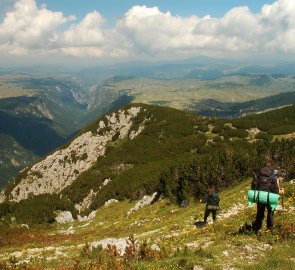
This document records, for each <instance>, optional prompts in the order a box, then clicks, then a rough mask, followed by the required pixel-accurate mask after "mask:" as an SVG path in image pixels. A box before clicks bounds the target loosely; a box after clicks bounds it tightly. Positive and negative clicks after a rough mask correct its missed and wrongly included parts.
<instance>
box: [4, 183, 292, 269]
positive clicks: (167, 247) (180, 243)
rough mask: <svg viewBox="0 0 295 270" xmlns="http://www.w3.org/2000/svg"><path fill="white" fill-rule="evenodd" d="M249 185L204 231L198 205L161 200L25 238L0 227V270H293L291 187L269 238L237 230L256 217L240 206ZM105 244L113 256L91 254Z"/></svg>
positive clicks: (230, 195) (14, 228)
mask: <svg viewBox="0 0 295 270" xmlns="http://www.w3.org/2000/svg"><path fill="white" fill-rule="evenodd" d="M249 185H250V181H249V180H245V181H243V182H242V183H241V184H238V185H235V186H234V187H232V188H229V189H227V190H226V191H224V192H221V193H220V198H221V202H220V206H221V210H220V211H219V212H218V219H217V222H216V223H215V224H212V223H211V222H209V224H208V225H207V226H206V227H197V226H195V223H196V221H198V220H202V218H203V213H204V204H202V203H199V202H197V201H191V203H190V204H189V206H188V207H187V208H179V207H178V205H176V204H174V203H171V202H169V201H168V200H166V199H165V200H161V201H158V202H156V203H154V204H153V205H150V206H146V207H144V208H143V209H140V210H139V211H137V212H134V213H133V214H131V215H129V216H128V215H127V212H128V211H129V210H130V208H132V207H133V206H134V205H135V204H136V202H130V201H122V202H119V203H114V204H111V205H109V206H104V207H102V208H100V209H99V210H98V211H97V213H96V216H95V217H94V219H92V220H89V221H84V222H77V221H76V222H74V223H70V224H64V225H56V224H54V225H50V226H49V225H46V226H37V227H35V228H33V229H29V230H28V229H27V228H24V227H21V226H20V225H17V224H15V223H14V224H10V225H9V229H8V228H7V227H5V224H3V221H2V222H1V226H0V229H1V234H0V254H1V255H0V265H1V267H2V269H17V268H18V267H19V268H20V267H21V265H22V267H24V266H25V265H26V268H25V269H196V268H197V267H199V268H197V269H293V268H292V263H293V262H294V260H295V252H294V244H295V242H294V241H295V239H294V236H295V235H294V233H295V232H294V222H295V215H294V207H295V197H294V191H295V186H294V184H290V183H288V182H285V183H284V187H285V188H286V191H287V192H286V195H285V197H284V205H283V206H282V205H281V204H280V205H279V207H278V210H277V211H276V213H275V225H276V227H275V229H274V231H273V233H271V232H269V231H267V230H266V229H265V224H264V228H263V230H262V232H261V235H260V236H259V237H257V236H256V235H255V234H254V233H252V232H251V231H247V230H245V229H244V226H243V225H244V224H245V223H246V222H247V223H248V224H250V223H251V221H252V220H253V219H254V217H255V206H254V207H247V202H246V194H247V190H248V188H249ZM130 235H133V237H134V238H135V239H136V241H135V243H137V244H134V245H133V244H132V243H131V242H132V241H129V245H127V247H128V248H127V249H126V253H125V255H122V256H121V255H119V254H118V252H117V251H119V245H120V243H122V241H125V242H126V239H128V237H130ZM133 237H131V238H129V239H130V240H132V239H133ZM107 239H112V241H113V242H112V243H113V244H116V245H118V246H117V248H115V247H114V246H112V247H111V246H109V248H108V249H107V250H103V249H101V248H100V247H97V248H94V246H95V245H96V243H98V241H101V240H104V241H107ZM101 243H102V242H101ZM91 247H92V248H91ZM132 247H133V248H134V250H133V249H132ZM116 250H117V251H116ZM194 267H195V268H194ZM22 269H23V268H22Z"/></svg>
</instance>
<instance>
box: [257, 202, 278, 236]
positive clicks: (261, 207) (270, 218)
mask: <svg viewBox="0 0 295 270" xmlns="http://www.w3.org/2000/svg"><path fill="white" fill-rule="evenodd" d="M265 208H267V219H266V226H267V228H268V229H272V228H273V225H274V211H272V209H271V207H270V205H268V204H261V203H259V202H257V214H256V220H255V222H254V230H255V231H256V232H258V231H259V230H260V229H261V228H262V222H263V219H264V211H265Z"/></svg>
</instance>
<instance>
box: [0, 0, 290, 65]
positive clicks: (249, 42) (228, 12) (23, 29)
mask: <svg viewBox="0 0 295 270" xmlns="http://www.w3.org/2000/svg"><path fill="white" fill-rule="evenodd" d="M197 56H208V57H216V58H227V59H262V60H263V59H265V61H268V62H271V61H278V60H281V61H286V60H288V61H294V60H295V1H293V0H277V1H267V0H235V1H234V0H142V1H136V0H124V1H123V0H0V59H1V62H0V66H2V67H3V66H5V65H6V66H10V65H40V64H41V65H45V64H58V65H71V64H76V65H78V64H81V65H87V64H89V65H94V64H103V63H116V62H124V61H138V60H148V61H161V60H175V59H185V58H191V57H197Z"/></svg>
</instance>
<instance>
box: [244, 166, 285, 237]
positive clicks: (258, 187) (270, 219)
mask: <svg viewBox="0 0 295 270" xmlns="http://www.w3.org/2000/svg"><path fill="white" fill-rule="evenodd" d="M279 192H280V187H279V184H278V181H277V177H276V175H275V171H274V169H273V167H272V164H271V163H270V162H267V163H266V164H265V165H264V166H262V167H261V168H260V169H259V171H258V173H257V174H256V175H255V176H254V178H253V181H252V184H251V190H249V192H248V199H249V202H250V203H249V204H251V203H253V202H256V203H257V213H256V219H255V222H254V224H253V229H254V231H255V233H256V234H257V233H258V232H259V230H261V228H262V222H263V219H264V212H265V208H266V209H267V220H266V224H267V228H268V229H269V230H272V229H273V226H274V211H275V207H276V206H277V204H278V201H279Z"/></svg>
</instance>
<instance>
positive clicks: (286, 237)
mask: <svg viewBox="0 0 295 270" xmlns="http://www.w3.org/2000/svg"><path fill="white" fill-rule="evenodd" d="M294 110H295V106H294V105H293V106H289V107H285V108H282V109H279V110H276V111H271V112H267V113H263V114H260V115H250V116H247V117H244V118H241V119H235V120H232V121H230V120H224V119H209V118H205V117H202V116H196V115H194V114H191V113H188V112H183V111H179V110H176V109H172V108H167V107H158V106H151V105H145V104H136V103H135V104H131V105H127V106H124V107H122V108H120V109H119V110H116V111H114V112H111V113H110V114H107V115H105V116H103V117H100V118H99V119H97V120H96V121H94V122H93V123H92V124H90V125H89V126H88V127H86V128H84V129H83V130H81V131H80V132H79V134H77V135H76V137H75V138H73V139H72V140H71V141H70V142H69V143H68V144H66V145H64V146H63V147H60V148H59V149H58V150H56V151H55V152H52V153H51V154H50V155H49V156H46V157H44V159H43V160H41V161H39V162H38V163H36V164H35V165H33V166H32V167H30V168H28V169H27V170H25V171H23V172H22V173H21V174H20V175H19V176H18V178H17V179H16V180H15V181H14V182H11V183H10V184H9V185H8V186H7V187H6V189H5V191H4V192H2V193H0V201H1V203H0V217H1V219H0V230H1V231H0V232H1V233H0V250H1V255H0V266H1V267H2V268H4V269H18V268H20V267H24V265H27V266H26V267H28V268H27V269H36V268H37V269H38V268H40V269H44V268H48V269H50V268H51V269H147V268H148V269H277V267H278V266H279V267H280V269H289V268H288V267H289V264H288V262H289V261H290V260H294V259H295V255H294V249H293V246H294V221H295V216H294V211H293V210H294V207H295V198H294V191H295V190H294V181H293V182H289V180H290V179H292V178H294V177H295V170H294V164H295V161H294V157H295V144H294V143H295V142H294V132H295V125H294V117H295V113H294ZM273 127H276V128H275V130H273ZM259 128H260V129H261V130H260V129H259ZM276 138H279V139H280V140H276ZM269 159H271V160H272V161H273V162H274V165H275V167H276V168H278V169H279V172H280V174H281V175H283V176H284V178H285V182H284V186H285V187H286V190H287V193H286V195H285V197H284V205H282V206H281V207H279V208H278V209H279V211H278V212H277V213H276V225H277V227H276V228H275V231H274V234H271V233H270V232H268V231H267V230H263V231H262V235H261V236H260V237H259V238H257V237H256V235H254V234H253V233H251V232H249V231H247V230H246V227H243V224H244V223H245V222H247V223H248V224H250V223H251V221H252V220H253V218H254V215H255V208H253V207H246V192H247V189H248V188H249V184H250V183H249V180H248V179H249V176H251V175H252V174H253V172H255V171H256V170H257V168H258V167H259V166H260V164H262V163H263V162H265V160H269ZM211 185H214V186H216V188H218V189H219V191H220V192H221V211H220V214H219V221H218V222H217V223H216V224H214V226H213V225H208V226H207V227H205V228H201V227H198V226H196V225H198V224H200V220H202V216H203V209H204V205H203V204H201V203H199V200H200V199H202V198H203V197H204V195H205V193H206V190H207V188H208V186H211ZM138 200H140V201H138ZM150 203H152V205H150V206H148V205H149V204H150ZM179 206H182V207H184V208H182V207H179ZM196 221H197V223H196ZM130 235H134V237H135V239H134V238H133V236H131V237H130V238H129V240H128V241H127V242H126V239H128V237H129V236H130ZM107 244H110V245H111V246H108V247H107ZM100 245H102V247H100ZM114 246H116V247H114ZM126 246H127V249H126V254H125V255H123V253H124V251H125V248H126ZM105 247H107V250H104V249H103V248H105ZM241 252H242V253H243V254H245V256H240V253H241ZM258 254H259V255H258ZM272 254H275V255H276V256H275V257H274V256H273V255H272Z"/></svg>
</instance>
